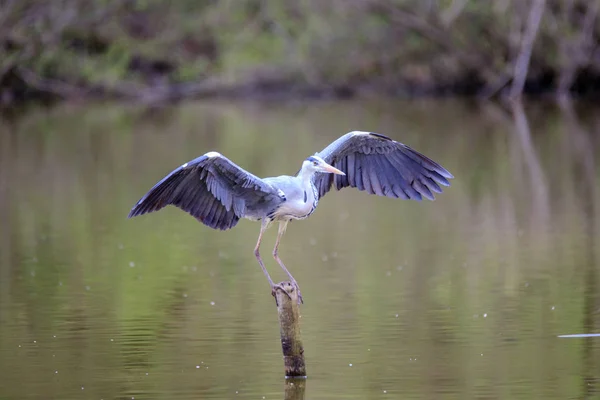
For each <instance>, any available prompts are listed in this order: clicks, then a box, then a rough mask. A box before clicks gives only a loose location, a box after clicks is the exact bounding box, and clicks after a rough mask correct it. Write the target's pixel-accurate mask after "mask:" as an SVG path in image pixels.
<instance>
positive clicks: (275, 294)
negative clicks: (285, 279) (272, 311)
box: [271, 283, 292, 307]
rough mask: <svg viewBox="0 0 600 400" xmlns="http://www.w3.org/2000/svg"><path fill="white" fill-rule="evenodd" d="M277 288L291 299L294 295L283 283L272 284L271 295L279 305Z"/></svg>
mask: <svg viewBox="0 0 600 400" xmlns="http://www.w3.org/2000/svg"><path fill="white" fill-rule="evenodd" d="M277 289H281V291H282V292H283V293H285V295H286V296H287V297H288V298H289V299H290V300H291V299H292V296H291V295H290V294H289V293H288V291H287V290H285V287H283V285H282V284H281V283H276V284H273V286H271V296H273V297H275V304H277V307H279V303H278V302H277Z"/></svg>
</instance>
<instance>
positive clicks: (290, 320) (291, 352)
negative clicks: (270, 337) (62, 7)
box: [275, 282, 306, 378]
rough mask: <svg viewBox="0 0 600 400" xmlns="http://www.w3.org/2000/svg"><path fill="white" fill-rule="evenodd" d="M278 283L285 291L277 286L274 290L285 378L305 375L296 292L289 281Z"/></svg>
mask: <svg viewBox="0 0 600 400" xmlns="http://www.w3.org/2000/svg"><path fill="white" fill-rule="evenodd" d="M279 285H280V286H281V287H283V288H284V289H285V291H286V292H287V294H286V293H284V292H283V290H282V289H281V288H277V290H276V292H275V297H276V299H277V314H278V316H279V333H280V336H281V349H282V350H283V365H284V368H285V376H286V378H288V377H289V378H299V377H306V366H305V364H304V347H303V346H302V339H301V338H300V311H299V309H298V292H297V291H296V289H295V288H294V286H292V284H291V283H290V282H281V283H280V284H279ZM288 295H289V296H288Z"/></svg>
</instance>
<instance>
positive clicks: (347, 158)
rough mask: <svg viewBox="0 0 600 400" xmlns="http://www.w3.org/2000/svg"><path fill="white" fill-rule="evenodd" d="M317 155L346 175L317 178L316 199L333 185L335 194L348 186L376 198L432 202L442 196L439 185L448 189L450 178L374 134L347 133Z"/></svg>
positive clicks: (415, 154) (438, 167)
mask: <svg viewBox="0 0 600 400" xmlns="http://www.w3.org/2000/svg"><path fill="white" fill-rule="evenodd" d="M317 155H318V156H320V157H321V158H322V159H323V160H325V162H327V163H328V164H330V165H332V166H334V167H336V168H338V169H340V170H342V171H344V172H345V173H346V175H345V176H341V175H329V174H328V175H317V176H316V177H315V185H316V186H317V188H318V189H319V197H323V196H324V195H325V194H326V193H327V192H329V190H331V187H332V186H333V184H335V188H336V189H337V190H341V189H343V188H345V187H348V186H350V187H355V188H357V189H358V190H366V191H367V192H369V193H370V194H376V195H378V196H387V197H395V198H401V199H411V200H417V201H420V200H421V199H422V197H425V198H427V199H429V200H433V199H434V194H433V192H435V193H441V192H442V189H441V188H440V186H439V185H443V186H449V185H450V182H448V179H451V178H453V176H452V174H450V172H448V171H447V170H446V169H445V168H443V167H442V166H441V165H439V164H437V163H436V162H434V161H433V160H431V159H429V158H427V157H425V156H424V155H422V154H420V153H418V152H416V151H415V150H413V149H411V148H410V147H408V146H406V145H404V144H402V143H399V142H396V141H394V140H392V139H390V138H389V137H387V136H384V135H381V134H376V133H367V132H350V133H347V134H345V135H344V136H342V137H340V138H339V139H337V140H336V141H334V142H333V143H331V144H330V145H329V146H327V147H326V148H325V149H323V151H321V152H320V153H317Z"/></svg>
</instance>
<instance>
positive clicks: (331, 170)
mask: <svg viewBox="0 0 600 400" xmlns="http://www.w3.org/2000/svg"><path fill="white" fill-rule="evenodd" d="M321 168H323V171H324V172H329V173H332V174H336V175H346V174H345V173H344V172H343V171H340V170H339V169H337V168H335V167H332V166H331V165H329V164H324V165H322V166H321Z"/></svg>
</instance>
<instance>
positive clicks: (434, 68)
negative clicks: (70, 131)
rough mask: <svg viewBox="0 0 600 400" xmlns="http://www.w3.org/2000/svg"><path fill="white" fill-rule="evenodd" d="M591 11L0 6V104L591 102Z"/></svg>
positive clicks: (594, 64)
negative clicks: (527, 98)
mask: <svg viewBox="0 0 600 400" xmlns="http://www.w3.org/2000/svg"><path fill="white" fill-rule="evenodd" d="M599 8H600V2H598V1H583V0H518V1H517V0H490V1H479V0H327V1H322V0H178V1H172V2H171V1H167V0H96V1H85V2H82V1H80V0H61V1H52V2H49V1H41V0H3V1H0V104H3V105H7V104H14V103H16V102H20V101H24V100H30V99H36V98H41V99H53V98H69V99H71V98H82V97H91V96H99V97H107V96H111V97H112V96H116V97H126V98H132V99H137V100H143V101H164V100H172V99H177V98H182V97H190V96H196V97H198V96H215V95H220V96H223V95H235V96H262V95H268V96H273V95H276V96H340V97H344V96H353V95H355V94H361V93H365V92H375V93H384V94H388V95H398V96H411V95H448V94H450V95H456V94H462V95H475V96H480V97H485V98H489V97H493V96H511V97H514V96H519V95H520V94H521V92H525V93H529V94H548V93H557V94H559V95H565V94H571V93H576V94H578V95H597V94H598V93H600V48H599V47H598V45H599V44H600V24H599V23H598V11H599Z"/></svg>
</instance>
